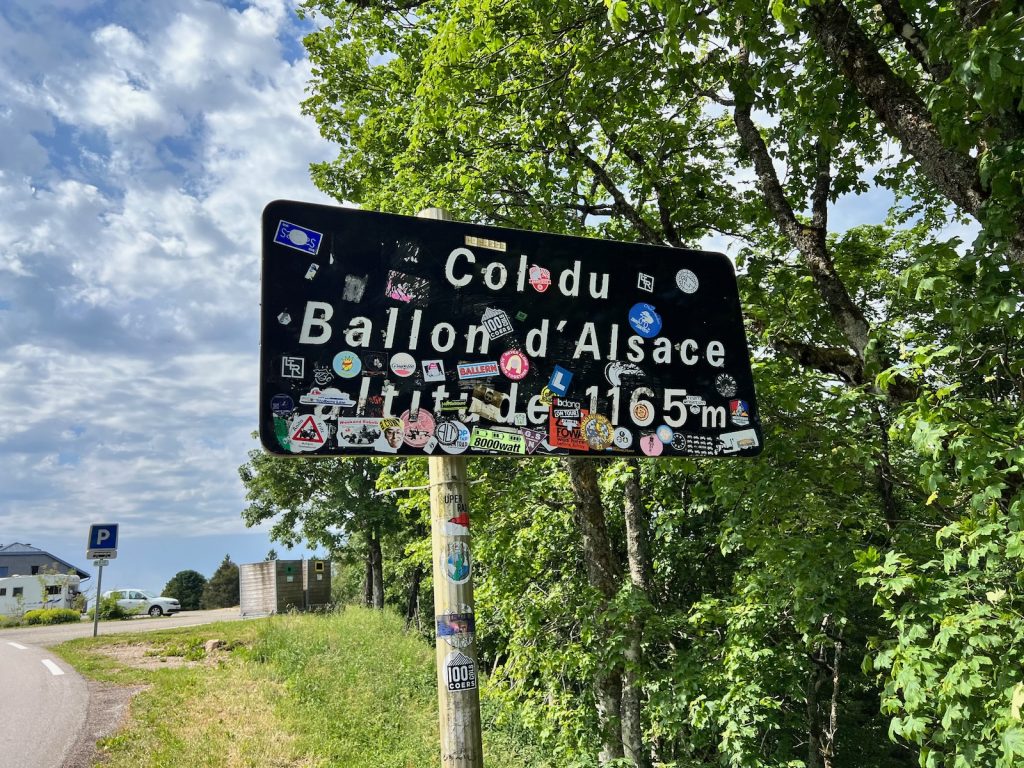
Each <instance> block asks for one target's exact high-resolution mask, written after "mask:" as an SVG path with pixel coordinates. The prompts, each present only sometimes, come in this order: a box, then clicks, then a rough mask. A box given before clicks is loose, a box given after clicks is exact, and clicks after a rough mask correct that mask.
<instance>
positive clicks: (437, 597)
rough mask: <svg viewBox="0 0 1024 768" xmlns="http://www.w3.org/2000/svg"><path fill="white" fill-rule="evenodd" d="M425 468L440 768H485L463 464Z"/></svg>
mask: <svg viewBox="0 0 1024 768" xmlns="http://www.w3.org/2000/svg"><path fill="white" fill-rule="evenodd" d="M417 215H418V216H419V217H421V218H427V219H447V218H449V217H448V215H447V213H446V212H445V211H443V210H442V209H440V208H427V209H425V210H423V211H420V212H419V213H418V214H417ZM427 463H428V466H429V471H430V538H431V544H432V550H433V575H434V614H435V626H436V627H437V640H436V642H437V649H436V658H437V704H438V714H439V719H440V730H441V766H442V768H483V764H484V755H483V739H482V732H481V727H480V692H479V689H478V687H477V686H478V674H477V670H478V665H477V658H476V624H475V622H476V619H475V614H474V603H473V563H472V557H471V555H470V547H469V484H468V483H467V482H466V459H465V457H463V456H431V457H429V459H428V462H427Z"/></svg>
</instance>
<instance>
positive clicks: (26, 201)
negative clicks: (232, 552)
mask: <svg viewBox="0 0 1024 768" xmlns="http://www.w3.org/2000/svg"><path fill="white" fill-rule="evenodd" d="M65 6H67V7H65ZM69 9H70V13H71V14H72V15H74V16H75V18H71V19H70V20H69ZM90 9H91V12H90ZM72 22H74V23H72ZM0 34H4V37H5V41H9V45H8V47H7V51H6V52H3V53H0V104H2V105H4V106H3V107H2V108H0V129H2V130H3V131H4V135H5V137H8V136H9V137H10V138H9V139H5V142H4V146H2V147H0V351H2V355H0V418H2V419H3V420H4V423H5V425H6V426H7V429H6V430H5V434H4V436H3V437H0V489H3V490H2V491H0V524H2V527H3V528H4V530H6V531H7V534H6V537H7V538H10V537H12V536H15V537H17V536H19V535H20V534H19V532H25V534H24V535H22V536H21V537H22V538H28V539H29V540H36V541H38V540H39V538H40V536H42V535H44V534H48V533H58V532H59V533H66V531H67V529H68V526H69V525H74V524H80V521H81V520H82V519H83V516H93V517H96V516H98V517H100V518H103V519H106V520H110V519H120V520H121V521H125V522H127V521H132V522H133V526H135V528H136V529H137V530H139V531H145V532H148V533H158V532H159V533H170V532H180V531H182V530H188V531H190V532H191V533H193V534H207V533H218V532H219V533H223V532H232V531H236V532H237V531H241V530H242V529H243V526H242V523H241V518H240V514H239V513H240V512H241V509H242V508H243V507H244V503H245V502H244V498H243V495H244V491H243V489H242V488H241V483H240V481H239V480H238V477H237V472H236V468H237V466H238V465H239V464H241V463H242V462H244V461H245V460H246V454H247V452H248V451H249V450H251V449H252V448H253V447H255V445H254V443H253V442H252V440H251V438H250V432H251V431H252V430H253V429H254V428H255V426H256V398H257V392H256V389H257V380H256V378H257V375H258V373H257V353H258V347H257V335H258V305H259V293H258V287H259V283H258V280H259V247H260V246H259V243H260V240H259V228H260V214H261V211H262V208H263V206H264V205H265V204H266V203H267V202H269V201H271V200H273V199H276V198H294V199H300V200H309V201H314V202H329V201H328V199H327V198H326V197H325V196H324V195H322V194H321V193H319V192H318V191H317V190H315V188H314V187H313V186H312V184H311V182H310V181H309V175H308V165H309V163H310V162H313V161H318V160H321V159H324V158H328V157H331V156H333V154H334V150H333V148H331V147H330V146H329V145H327V144H326V143H325V142H324V141H323V140H322V139H321V138H320V137H319V135H318V133H317V130H316V127H315V125H314V124H313V123H312V121H311V120H310V119H308V118H305V117H303V116H302V115H301V114H300V113H299V106H298V104H299V102H300V101H301V99H302V98H303V89H304V87H305V83H306V79H307V78H308V76H309V66H308V62H306V61H302V60H300V61H297V62H294V61H288V60H287V58H288V57H287V56H286V55H285V52H284V50H283V47H282V40H285V39H288V38H290V39H292V40H295V39H297V38H298V37H300V36H301V34H302V29H301V28H300V27H299V26H298V23H297V22H296V21H295V19H294V15H293V13H292V11H291V7H290V5H289V4H288V3H286V2H282V1H281V0H259V1H258V2H253V3H251V4H250V5H249V7H247V8H245V9H244V10H241V11H239V10H236V9H233V8H229V7H225V6H223V5H221V4H219V3H216V2H211V1H210V0H173V1H172V0H162V2H160V3H145V4H139V3H136V4H131V5H130V12H125V11H124V10H123V9H122V8H121V7H120V6H117V5H108V4H105V3H96V4H94V5H92V6H86V5H85V4H81V3H73V4H71V5H69V6H68V5H67V4H66V3H56V2H40V1H39V0H15V2H14V3H13V4H11V3H5V4H4V5H3V6H0ZM28 532H35V533H33V534H32V535H31V536H30V535H29V533H28Z"/></svg>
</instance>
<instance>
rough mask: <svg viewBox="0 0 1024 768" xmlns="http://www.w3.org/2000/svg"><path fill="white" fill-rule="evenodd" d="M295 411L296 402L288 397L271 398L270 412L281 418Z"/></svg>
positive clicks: (277, 396)
mask: <svg viewBox="0 0 1024 768" xmlns="http://www.w3.org/2000/svg"><path fill="white" fill-rule="evenodd" d="M294 410H295V401H294V400H292V399H291V398H290V397H289V396H288V395H274V396H273V397H272V398H270V412H271V413H273V414H274V415H275V416H279V417H281V418H283V417H285V416H287V415H289V414H290V413H292V412H293V411H294Z"/></svg>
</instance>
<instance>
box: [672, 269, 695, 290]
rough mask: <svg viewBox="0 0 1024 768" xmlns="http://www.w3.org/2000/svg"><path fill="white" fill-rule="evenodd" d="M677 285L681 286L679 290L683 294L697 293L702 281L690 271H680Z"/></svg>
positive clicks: (677, 274) (677, 275)
mask: <svg viewBox="0 0 1024 768" xmlns="http://www.w3.org/2000/svg"><path fill="white" fill-rule="evenodd" d="M676 285H677V286H679V290H680V291H682V292H683V293H696V292H697V289H698V288H700V281H699V280H698V279H697V275H695V274H694V273H693V272H692V271H691V270H689V269H680V270H679V271H678V272H676Z"/></svg>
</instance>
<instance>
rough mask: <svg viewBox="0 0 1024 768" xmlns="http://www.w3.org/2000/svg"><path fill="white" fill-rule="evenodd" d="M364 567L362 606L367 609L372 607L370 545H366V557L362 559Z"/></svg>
mask: <svg viewBox="0 0 1024 768" xmlns="http://www.w3.org/2000/svg"><path fill="white" fill-rule="evenodd" d="M363 564H364V565H365V566H366V570H365V573H364V574H363V605H364V606H365V607H367V608H372V607H373V560H372V558H371V557H370V543H369V540H367V543H366V556H365V557H364V558H363Z"/></svg>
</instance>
